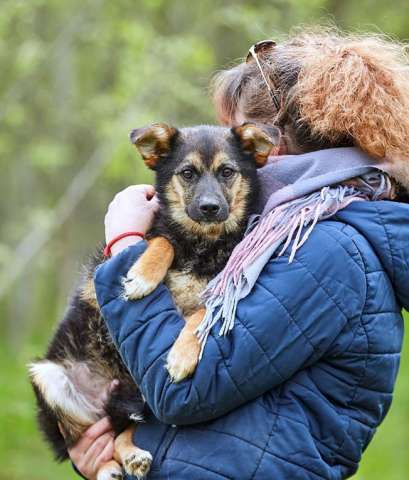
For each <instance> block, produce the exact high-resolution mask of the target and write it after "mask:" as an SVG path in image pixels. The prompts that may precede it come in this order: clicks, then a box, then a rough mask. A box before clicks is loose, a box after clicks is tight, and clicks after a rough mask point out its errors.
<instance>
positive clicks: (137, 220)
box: [105, 185, 159, 255]
mask: <svg viewBox="0 0 409 480" xmlns="http://www.w3.org/2000/svg"><path fill="white" fill-rule="evenodd" d="M158 208H159V204H158V199H157V197H156V195H155V189H154V187H153V186H152V185H132V186H130V187H128V188H126V189H125V190H122V191H121V192H119V193H117V194H116V195H115V198H114V199H113V200H112V202H111V203H110V204H109V207H108V211H107V213H106V215H105V240H106V243H107V244H108V243H109V242H110V241H111V240H112V239H113V238H115V237H117V236H118V235H120V234H121V233H124V232H130V231H132V232H133V231H136V232H141V233H146V232H147V231H148V230H149V229H150V227H151V226H152V222H153V218H154V215H155V212H156V211H157V210H158ZM139 240H140V237H136V236H132V237H125V238H123V239H121V240H119V241H118V242H115V243H114V245H113V246H112V248H111V253H112V255H116V254H117V253H119V252H120V251H122V250H124V249H125V248H126V247H128V246H129V245H132V244H134V243H136V242H138V241H139Z"/></svg>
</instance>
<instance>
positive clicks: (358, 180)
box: [197, 148, 392, 352]
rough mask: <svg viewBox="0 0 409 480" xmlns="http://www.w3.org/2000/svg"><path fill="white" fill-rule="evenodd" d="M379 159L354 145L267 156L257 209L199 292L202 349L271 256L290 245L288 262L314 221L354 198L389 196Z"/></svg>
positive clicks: (228, 322)
mask: <svg viewBox="0 0 409 480" xmlns="http://www.w3.org/2000/svg"><path fill="white" fill-rule="evenodd" d="M385 167H386V165H385V164H382V165H381V164H380V163H379V162H377V161H376V160H374V159H373V158H371V157H369V156H367V155H366V154H365V153H363V152H362V151H360V150H358V149H356V148H336V149H328V150H321V151H317V152H311V153H307V154H303V155H285V156H279V157H270V159H269V161H268V163H267V165H266V166H265V167H263V168H262V169H260V170H259V180H260V187H261V195H260V197H261V199H260V205H259V211H260V212H261V214H260V215H254V216H253V217H252V218H251V219H250V221H249V225H248V228H247V231H246V234H245V236H244V238H243V240H242V241H241V242H240V243H239V244H238V245H237V246H236V248H235V249H234V250H233V253H232V255H231V257H230V259H229V260H228V262H227V264H226V266H225V268H224V269H223V270H222V272H220V273H219V275H217V277H215V278H214V279H213V280H212V281H211V282H210V283H209V284H208V286H207V288H206V290H205V291H204V292H203V299H204V301H205V305H206V316H205V318H204V319H203V321H202V323H201V324H200V326H199V328H198V329H197V335H198V337H199V339H200V341H201V343H202V352H203V348H204V346H205V343H206V340H207V337H208V335H209V333H210V331H211V329H212V328H213V326H214V325H216V324H217V323H218V322H221V326H220V330H219V335H226V334H227V333H228V332H229V331H230V330H231V329H232V328H233V327H234V318H235V315H236V309H237V304H238V302H239V300H241V299H242V298H244V297H246V296H247V295H248V294H249V293H250V292H251V290H252V288H253V286H254V284H255V283H256V281H257V278H258V276H259V275H260V272H261V271H262V270H263V268H264V266H265V265H266V264H267V262H268V261H269V260H270V259H271V258H272V257H278V256H280V255H282V254H283V253H284V252H285V251H286V250H287V248H289V247H290V248H291V250H290V255H289V262H290V263H291V262H292V261H293V259H294V256H295V255H296V252H297V250H298V249H299V248H300V247H301V246H302V245H303V244H304V243H305V242H306V241H307V240H308V237H309V235H310V234H311V232H312V230H313V229H314V227H315V225H316V224H317V222H319V221H321V220H325V219H326V218H329V217H331V216H332V215H334V214H335V213H336V212H338V211H339V210H341V209H343V208H345V207H347V206H348V205H349V204H350V203H351V202H354V201H374V200H382V199H388V198H391V197H392V185H391V181H390V179H389V176H388V175H387V173H386V168H385Z"/></svg>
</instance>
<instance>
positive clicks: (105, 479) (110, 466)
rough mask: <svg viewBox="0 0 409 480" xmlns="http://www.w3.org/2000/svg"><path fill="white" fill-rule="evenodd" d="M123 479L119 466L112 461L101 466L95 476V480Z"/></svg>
mask: <svg viewBox="0 0 409 480" xmlns="http://www.w3.org/2000/svg"><path fill="white" fill-rule="evenodd" d="M123 478H124V476H123V472H122V468H121V466H120V465H119V464H118V463H116V462H114V461H111V462H108V463H106V464H105V465H102V467H101V468H100V469H99V471H98V475H97V480H122V479H123Z"/></svg>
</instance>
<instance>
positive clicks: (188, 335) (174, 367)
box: [166, 308, 206, 382]
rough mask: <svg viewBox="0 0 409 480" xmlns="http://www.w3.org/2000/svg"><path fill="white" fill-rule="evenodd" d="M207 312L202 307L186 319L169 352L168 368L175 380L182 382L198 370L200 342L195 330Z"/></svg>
mask: <svg viewBox="0 0 409 480" xmlns="http://www.w3.org/2000/svg"><path fill="white" fill-rule="evenodd" d="M205 313H206V309H205V308H200V309H199V310H198V311H197V312H195V313H194V314H193V315H191V316H190V317H188V318H187V319H186V325H185V326H184V327H183V329H182V331H181V332H180V334H179V336H178V338H177V340H176V342H175V343H174V344H173V347H172V348H171V350H170V352H169V355H168V358H167V364H166V368H167V369H168V372H169V375H170V377H171V378H172V380H173V381H174V382H180V381H181V380H183V379H184V378H186V377H189V376H190V375H192V374H193V373H194V371H195V370H196V367H197V364H198V362H199V355H200V343H199V339H198V338H197V336H196V335H195V331H196V329H197V327H198V326H199V325H200V323H201V321H202V320H203V318H204V316H205Z"/></svg>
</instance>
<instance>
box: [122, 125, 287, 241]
mask: <svg viewBox="0 0 409 480" xmlns="http://www.w3.org/2000/svg"><path fill="white" fill-rule="evenodd" d="M130 138H131V141H132V143H133V144H134V145H135V146H136V148H137V149H138V151H139V152H140V154H141V155H142V158H143V159H144V161H145V164H146V165H147V166H148V167H149V168H151V169H153V170H155V172H156V189H157V192H158V195H159V199H160V201H161V205H162V207H163V208H165V209H166V213H167V214H168V215H170V217H171V219H172V221H173V222H175V223H177V224H178V225H179V226H181V227H183V228H184V229H185V230H187V231H189V232H191V233H194V234H197V235H204V236H208V237H218V236H220V235H221V234H223V233H227V234H229V233H234V232H237V231H239V230H240V229H241V228H242V227H243V225H244V224H245V222H246V220H247V216H248V214H249V211H250V208H251V206H252V203H253V202H254V200H255V198H256V194H257V189H258V186H257V174H256V169H257V168H259V167H262V166H263V165H265V163H266V161H267V158H268V156H269V154H270V152H271V151H272V149H273V148H274V147H276V146H277V145H278V144H279V130H278V129H276V128H272V127H264V126H263V127H261V126H257V125H255V124H250V123H246V124H243V125H241V126H239V127H234V128H232V129H229V128H224V127H214V126H198V127H192V128H182V129H180V130H178V129H176V128H173V127H170V126H168V125H166V124H163V123H157V124H153V125H150V126H148V127H145V128H139V129H136V130H133V131H132V132H131V134H130Z"/></svg>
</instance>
